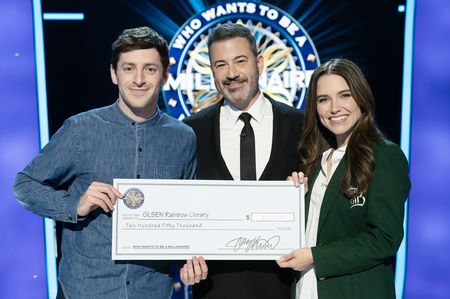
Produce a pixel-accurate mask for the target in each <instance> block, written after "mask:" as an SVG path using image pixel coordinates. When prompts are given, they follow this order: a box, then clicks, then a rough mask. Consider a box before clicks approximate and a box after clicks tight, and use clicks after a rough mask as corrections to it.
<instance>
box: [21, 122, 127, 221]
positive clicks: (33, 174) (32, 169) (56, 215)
mask: <svg viewBox="0 0 450 299" xmlns="http://www.w3.org/2000/svg"><path fill="white" fill-rule="evenodd" d="M79 137H80V136H79V132H78V130H77V126H76V124H75V123H74V122H73V121H72V120H71V119H69V120H67V121H66V122H64V125H63V126H62V127H61V128H60V129H59V130H58V132H56V133H55V135H54V136H53V137H52V139H51V141H50V142H49V143H48V144H47V145H46V146H45V147H44V149H43V150H42V152H41V154H39V155H38V156H37V157H36V158H35V159H33V161H32V162H31V163H30V164H29V165H28V166H27V167H26V168H25V169H24V170H23V171H22V172H19V173H18V174H17V176H16V182H15V185H14V193H15V195H16V197H17V198H18V199H19V201H20V203H21V204H22V205H23V206H24V207H25V208H27V209H28V210H30V211H32V212H34V213H36V214H39V215H41V216H44V217H49V218H52V219H55V220H59V221H63V222H77V218H78V216H87V215H88V214H89V213H90V212H91V211H92V210H94V209H96V208H98V207H100V208H102V209H103V210H104V211H105V212H108V211H110V210H112V209H113V204H114V203H115V200H116V198H117V197H121V196H122V195H121V194H120V193H119V192H118V191H117V190H116V189H114V188H113V187H112V186H111V185H108V184H104V183H98V182H93V183H91V184H90V186H89V187H88V188H87V190H86V191H85V192H84V193H83V195H81V197H80V195H79V194H71V193H70V192H69V191H68V190H67V188H68V186H70V184H71V182H73V180H75V179H76V178H77V176H78V175H79V173H80V170H79V165H78V164H79V146H80V143H79V140H80V138H79ZM72 192H74V191H72ZM79 193H81V192H79Z"/></svg>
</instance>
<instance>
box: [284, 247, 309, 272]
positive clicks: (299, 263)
mask: <svg viewBox="0 0 450 299" xmlns="http://www.w3.org/2000/svg"><path fill="white" fill-rule="evenodd" d="M313 263H314V260H313V255H312V252H311V248H299V249H296V250H294V251H292V252H291V253H289V254H287V255H284V256H282V257H281V258H280V259H278V260H277V264H278V266H280V268H291V269H294V270H296V271H302V270H303V269H305V268H307V267H309V266H311V265H312V264H313Z"/></svg>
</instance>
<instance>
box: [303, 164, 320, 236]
mask: <svg viewBox="0 0 450 299" xmlns="http://www.w3.org/2000/svg"><path fill="white" fill-rule="evenodd" d="M320 168H321V166H320V165H319V167H317V168H316V170H315V171H314V172H313V173H312V174H311V175H310V176H309V177H308V193H306V194H305V224H306V223H308V214H309V204H310V202H311V190H312V188H313V186H314V182H315V181H316V178H317V176H318V175H319V171H320ZM305 228H306V227H305Z"/></svg>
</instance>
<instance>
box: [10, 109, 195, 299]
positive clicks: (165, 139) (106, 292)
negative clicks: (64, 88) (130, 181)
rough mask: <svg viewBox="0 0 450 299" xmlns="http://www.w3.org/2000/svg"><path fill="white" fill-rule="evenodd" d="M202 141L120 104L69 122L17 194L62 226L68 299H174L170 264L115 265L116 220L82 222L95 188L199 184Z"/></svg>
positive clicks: (62, 275) (26, 173)
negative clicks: (85, 198) (86, 198)
mask: <svg viewBox="0 0 450 299" xmlns="http://www.w3.org/2000/svg"><path fill="white" fill-rule="evenodd" d="M195 168H196V137H195V134H194V133H193V131H192V129H191V128H190V127H188V126H187V125H185V124H183V123H182V122H180V121H178V120H176V119H174V118H172V117H170V116H167V115H166V114H164V113H161V112H160V111H159V110H158V111H157V112H156V114H155V115H154V116H153V117H152V118H151V119H148V120H146V121H144V122H140V123H136V122H134V121H133V120H131V119H130V118H128V117H127V116H126V115H125V114H124V113H123V112H122V111H121V110H120V108H119V106H118V104H117V102H116V103H115V104H113V105H111V106H107V107H103V108H99V109H94V110H91V111H88V112H84V113H81V114H79V115H76V116H73V117H71V118H69V119H67V120H66V121H65V122H64V124H63V126H62V127H61V128H60V129H59V130H58V132H56V133H55V134H54V136H53V137H52V139H51V141H50V142H49V143H48V144H47V145H46V146H45V147H44V148H43V150H42V152H41V153H40V154H39V155H38V156H37V157H36V158H35V159H34V160H33V161H32V162H31V163H30V164H29V165H28V166H27V167H26V168H25V169H24V170H23V171H22V172H20V173H18V174H17V177H16V183H15V186H14V192H15V194H16V197H17V198H18V199H19V201H20V202H21V204H22V205H23V206H24V207H26V208H27V209H29V210H30V211H33V212H34V213H36V214H39V215H42V216H44V217H48V218H51V219H54V220H58V221H62V222H63V232H62V242H61V250H62V256H61V260H60V264H59V281H60V283H61V286H62V289H63V291H64V294H65V296H66V298H102V299H103V298H168V297H169V296H170V294H171V282H172V281H171V278H170V277H169V275H168V273H169V267H170V264H169V263H170V262H169V261H113V260H111V235H112V231H111V229H112V228H111V224H112V218H111V214H110V213H105V212H104V211H103V210H101V209H96V210H94V211H92V212H91V213H90V214H89V215H88V216H87V217H85V218H82V219H78V218H77V203H78V201H79V199H80V197H81V195H82V194H83V193H84V192H85V190H86V189H87V188H88V186H89V185H90V184H91V183H92V182H93V181H97V182H103V183H108V184H112V183H113V179H114V178H147V179H193V178H194V177H195Z"/></svg>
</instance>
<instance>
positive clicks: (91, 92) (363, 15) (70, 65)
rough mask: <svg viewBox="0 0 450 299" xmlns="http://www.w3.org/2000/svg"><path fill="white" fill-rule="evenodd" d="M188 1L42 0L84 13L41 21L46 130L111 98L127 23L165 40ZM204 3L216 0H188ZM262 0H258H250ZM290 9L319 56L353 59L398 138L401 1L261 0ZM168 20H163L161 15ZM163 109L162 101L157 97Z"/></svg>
mask: <svg viewBox="0 0 450 299" xmlns="http://www.w3.org/2000/svg"><path fill="white" fill-rule="evenodd" d="M192 2H193V1H191V2H188V1H182V0H179V1H169V0H166V1H149V0H128V1H125V0H122V1H121V0H110V1H103V0H101V1H73V0H72V1H71V0H44V1H42V10H43V11H45V12H82V13H84V15H85V20H84V21H76V22H67V21H45V22H44V42H45V60H46V79H47V93H48V117H49V127H50V135H52V134H53V133H54V132H55V131H56V130H57V129H58V128H59V127H60V126H61V125H62V122H63V121H64V120H65V119H66V118H68V117H70V116H72V115H74V114H77V113H79V112H82V111H86V110H89V109H92V108H96V107H101V106H105V105H109V104H111V103H112V102H113V101H114V100H116V99H117V96H118V93H117V90H116V88H115V86H114V85H113V84H112V83H111V79H110V75H109V59H110V47H111V43H112V42H113V41H114V40H115V39H116V37H117V35H118V34H119V33H120V32H121V31H122V30H123V29H125V28H131V27H137V26H150V27H153V28H154V29H155V30H157V31H158V32H160V33H161V34H162V35H163V36H164V37H165V38H166V39H167V40H168V42H169V43H170V40H171V39H172V37H173V35H174V34H175V32H176V30H177V29H178V27H180V26H181V25H182V24H183V23H184V22H186V21H187V20H188V19H189V18H190V17H191V16H192V15H194V14H196V13H197V12H198V11H196V10H195V9H194V8H193V6H192V5H191V4H189V3H192ZM194 2H196V3H199V4H200V5H203V6H204V7H209V6H210V5H211V4H214V3H218V2H221V1H194ZM256 2H260V1H256ZM265 2H266V3H268V4H272V5H276V6H278V7H279V8H280V9H282V10H284V11H286V12H288V13H289V14H291V15H292V16H293V17H294V18H295V19H297V20H298V21H299V22H300V24H301V25H302V26H303V27H304V28H305V29H306V31H307V32H308V33H309V35H310V37H311V38H312V40H313V42H314V44H315V46H316V49H317V51H318V54H319V57H320V61H321V62H325V61H327V60H329V59H330V58H334V57H344V58H348V59H351V60H353V61H354V62H356V63H357V64H358V65H359V66H360V67H361V68H362V69H363V71H364V73H365V74H366V76H367V78H368V80H369V83H370V84H371V86H372V89H373V92H374V95H375V99H376V105H377V110H376V111H377V112H376V113H377V114H376V117H377V121H378V124H379V125H380V127H381V129H382V130H383V131H384V133H385V134H386V135H387V136H388V137H389V138H390V139H392V140H393V141H394V142H396V143H399V141H400V120H401V99H402V67H403V39H404V21H405V14H404V13H399V12H398V11H397V7H398V5H399V4H404V1H399V0H380V1H375V0H372V1H360V0H346V1H342V0H328V1H325V0H321V1H317V0H316V1H308V0H306V1H299V2H301V3H300V4H295V3H293V2H297V1H292V0H289V1H265ZM162 19H163V20H164V19H167V22H166V23H164V22H161V20H162ZM160 107H161V108H162V109H163V110H164V101H162V99H160Z"/></svg>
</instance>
